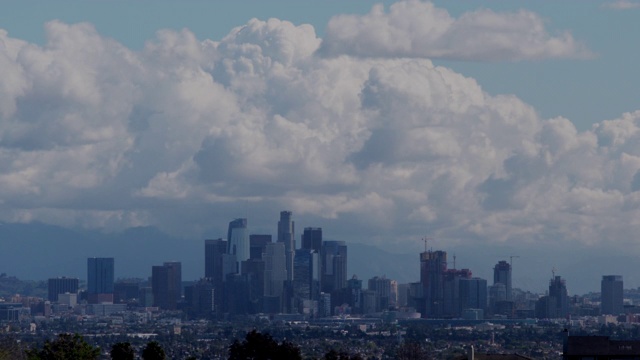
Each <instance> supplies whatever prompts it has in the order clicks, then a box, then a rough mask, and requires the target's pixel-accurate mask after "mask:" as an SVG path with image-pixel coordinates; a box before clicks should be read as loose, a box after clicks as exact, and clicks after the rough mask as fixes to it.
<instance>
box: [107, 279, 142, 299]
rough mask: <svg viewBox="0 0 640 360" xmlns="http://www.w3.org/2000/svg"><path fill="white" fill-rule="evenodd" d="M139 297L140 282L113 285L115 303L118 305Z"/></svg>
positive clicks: (121, 282)
mask: <svg viewBox="0 0 640 360" xmlns="http://www.w3.org/2000/svg"><path fill="white" fill-rule="evenodd" d="M139 295H140V283H139V282H138V281H133V280H126V281H118V282H116V283H114V284H113V302H114V303H116V304H118V303H126V302H127V301H129V300H133V299H137V298H138V296H139Z"/></svg>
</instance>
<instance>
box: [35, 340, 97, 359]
mask: <svg viewBox="0 0 640 360" xmlns="http://www.w3.org/2000/svg"><path fill="white" fill-rule="evenodd" d="M27 355H28V358H29V359H33V360H67V359H69V360H94V359H97V358H98V356H100V349H98V348H96V347H93V346H91V345H89V344H88V343H87V342H86V341H85V340H84V338H83V337H82V336H80V335H79V334H74V335H71V334H60V335H58V338H57V339H55V340H53V341H50V340H47V341H45V343H44V346H43V347H42V349H39V350H38V349H32V350H29V351H28V352H27Z"/></svg>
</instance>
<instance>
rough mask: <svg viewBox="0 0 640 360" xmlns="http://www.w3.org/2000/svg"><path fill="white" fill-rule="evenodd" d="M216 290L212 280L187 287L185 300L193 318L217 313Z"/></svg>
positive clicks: (207, 279)
mask: <svg viewBox="0 0 640 360" xmlns="http://www.w3.org/2000/svg"><path fill="white" fill-rule="evenodd" d="M215 291H216V290H215V288H214V287H213V282H212V281H211V279H210V278H204V279H200V280H199V281H198V282H196V283H194V284H193V285H189V286H187V287H185V290H184V298H185V303H186V304H187V306H188V312H189V314H190V315H191V316H196V317H199V316H202V317H206V316H209V315H211V314H212V313H213V312H215Z"/></svg>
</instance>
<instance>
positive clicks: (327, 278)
mask: <svg viewBox="0 0 640 360" xmlns="http://www.w3.org/2000/svg"><path fill="white" fill-rule="evenodd" d="M320 256H321V261H322V265H321V267H322V274H321V276H320V287H321V291H322V292H324V293H331V292H332V291H334V290H340V289H342V288H344V287H346V286H347V245H346V244H345V242H344V241H325V242H323V243H322V251H321V254H320Z"/></svg>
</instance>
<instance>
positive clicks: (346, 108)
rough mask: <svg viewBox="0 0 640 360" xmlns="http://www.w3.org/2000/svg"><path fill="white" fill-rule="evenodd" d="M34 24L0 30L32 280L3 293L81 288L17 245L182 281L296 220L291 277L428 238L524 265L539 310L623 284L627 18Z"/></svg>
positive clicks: (8, 215) (632, 65) (577, 12)
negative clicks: (232, 228) (317, 249)
mask: <svg viewBox="0 0 640 360" xmlns="http://www.w3.org/2000/svg"><path fill="white" fill-rule="evenodd" d="M36 2H37V3H39V4H41V5H42V6H43V7H42V11H39V12H37V13H36V12H34V11H33V7H31V6H30V5H28V4H23V3H22V2H7V3H6V4H4V5H6V10H7V11H4V12H3V13H2V14H0V29H1V30H0V64H1V65H2V66H0V79H2V80H0V99H1V100H0V169H1V170H2V171H1V174H2V175H0V224H2V225H0V227H3V228H6V232H7V233H6V235H4V236H5V237H4V238H3V239H0V241H4V242H5V243H3V244H2V246H3V249H4V248H6V249H13V248H16V249H18V248H20V245H19V244H13V243H12V242H14V241H19V242H20V243H21V244H27V243H28V244H31V248H33V250H32V251H33V252H34V253H37V254H39V255H38V256H40V257H39V258H40V259H43V260H42V261H39V264H37V265H33V266H32V269H26V265H25V264H24V263H25V261H22V262H21V261H19V260H20V259H15V258H14V257H15V256H12V255H11V252H10V251H7V253H8V254H4V255H3V257H2V258H0V260H1V261H0V263H2V264H4V265H3V266H5V267H6V268H1V269H0V271H1V272H5V273H12V272H14V271H15V272H16V274H18V275H20V274H51V273H52V272H53V270H52V268H53V269H55V267H56V266H58V267H59V268H60V270H59V271H60V272H62V273H67V274H70V275H73V276H77V275H76V274H78V273H79V272H80V271H83V270H81V269H80V270H79V267H78V266H76V267H74V268H73V269H72V266H71V265H51V267H52V268H45V267H47V266H49V265H46V264H49V263H52V262H48V261H44V260H45V259H53V258H54V257H55V256H56V255H57V256H63V254H64V251H63V250H62V249H60V248H58V249H56V246H55V244H50V243H48V241H49V240H50V241H55V242H58V244H65V242H64V241H62V240H59V239H58V237H56V235H55V234H52V235H51V236H50V237H48V236H45V237H40V239H37V238H36V236H35V235H34V236H33V238H29V236H25V237H18V236H16V237H14V235H15V234H14V233H12V232H11V231H13V230H12V229H16V228H17V227H18V226H19V225H24V226H25V227H27V228H29V229H27V230H24V233H25V234H29V233H35V232H37V231H39V229H42V228H44V227H46V226H52V227H53V228H52V229H58V228H57V227H60V228H62V229H65V231H70V232H72V233H74V234H78V235H77V238H78V239H79V240H75V239H76V238H75V237H74V246H75V247H76V248H78V252H79V251H80V249H81V250H82V251H83V252H82V254H81V255H78V256H81V257H86V256H94V255H95V254H89V253H87V252H88V250H87V248H90V247H92V246H93V247H96V248H100V249H101V254H103V255H104V256H108V257H112V256H113V257H115V254H116V253H117V255H118V258H121V256H122V255H123V254H124V253H125V251H124V250H121V249H119V248H118V246H122V245H120V241H121V240H122V239H124V238H126V237H127V236H129V235H128V234H132V233H135V232H142V233H144V232H147V233H149V234H151V233H153V231H155V230H148V229H158V233H156V234H155V236H157V237H158V238H163V239H165V240H166V243H162V247H164V248H165V249H164V251H166V252H173V253H174V254H175V255H176V256H177V255H180V256H185V259H184V261H185V262H187V261H194V260H193V259H194V258H193V255H189V254H190V252H189V251H191V250H190V249H192V248H193V247H195V245H193V244H191V243H190V242H192V243H195V242H196V241H199V240H200V239H217V238H220V237H223V236H224V234H225V233H227V231H228V225H229V221H232V220H233V219H249V221H250V228H251V231H252V232H254V233H255V234H271V235H272V236H273V239H274V240H276V242H277V241H280V240H279V239H278V237H279V235H280V232H275V230H276V229H275V225H274V213H273V211H274V209H289V210H290V211H292V212H293V213H294V214H295V216H296V222H297V223H298V227H297V228H298V232H297V233H295V237H294V238H293V239H287V240H286V241H284V243H285V248H286V249H285V250H286V252H287V259H289V260H288V262H287V264H288V266H287V267H288V274H289V276H291V277H295V273H294V271H293V261H291V257H292V255H293V253H294V252H293V249H292V246H291V245H290V244H291V240H293V241H295V242H299V241H300V240H301V238H300V234H301V230H302V229H304V228H305V227H308V226H313V227H318V228H323V229H325V234H323V236H324V238H325V239H327V240H335V241H345V242H347V243H348V244H351V243H359V244H365V245H372V246H375V247H379V248H382V249H383V250H384V251H387V252H394V253H400V254H415V253H418V252H419V251H421V246H422V244H421V242H420V240H419V239H421V238H422V237H423V236H430V237H433V238H434V239H435V241H434V244H433V245H432V246H433V248H439V249H443V248H447V249H451V250H450V254H453V253H456V254H457V255H458V259H459V260H460V261H463V262H465V263H468V264H469V267H472V268H475V269H481V270H478V271H480V273H478V274H477V275H479V276H482V277H483V278H485V279H488V280H490V279H491V266H493V265H494V264H495V263H496V262H497V261H499V260H511V259H509V257H510V256H520V258H515V260H514V264H513V267H514V269H517V268H518V267H522V268H531V267H534V266H536V267H537V268H539V269H540V270H539V273H536V274H530V273H518V272H517V271H514V277H513V283H514V284H523V287H536V288H537V289H538V290H540V289H544V288H545V287H546V285H544V283H546V280H547V279H548V277H549V276H550V274H551V269H553V268H557V269H558V272H559V273H562V274H567V282H568V283H569V284H571V286H575V287H576V289H580V290H583V291H588V290H589V289H591V290H594V291H595V290H597V289H598V288H599V286H600V285H599V281H600V276H601V275H602V274H622V275H624V277H625V284H628V285H629V286H640V275H634V274H640V271H636V270H637V269H636V267H635V264H633V263H632V259H634V257H637V256H640V244H639V243H638V241H637V239H636V236H637V235H636V234H638V233H639V232H640V200H639V199H640V197H639V195H638V194H640V192H639V191H640V111H639V109H638V104H637V95H636V94H638V93H639V91H640V90H639V88H638V85H639V84H638V82H637V81H636V80H635V77H634V76H633V74H635V72H636V64H637V63H638V62H640V50H639V49H637V47H636V46H632V45H634V44H635V43H637V40H638V39H637V37H638V35H637V31H635V27H636V26H637V22H636V19H637V14H638V12H639V11H640V10H639V7H637V6H627V5H628V4H627V3H631V4H632V5H633V4H634V2H633V1H630V2H629V1H627V2H620V1H595V2H562V3H558V2H551V1H525V2H517V3H511V2H509V3H498V2H490V1H478V2H464V3H451V2H445V1H434V2H427V1H413V0H409V1H399V2H393V1H385V2H381V3H378V2H373V1H362V2H354V3H349V4H343V3H341V2H332V1H329V2H326V4H322V5H323V6H322V7H321V6H320V5H319V4H295V3H291V2H288V1H275V2H273V3H270V4H268V5H267V4H261V3H258V2H252V6H243V5H239V4H216V3H208V2H197V3H184V4H177V3H171V2H162V1H161V2H159V3H158V4H157V6H156V7H154V9H153V10H152V9H150V8H149V6H148V5H149V4H146V3H144V2H134V3H121V5H122V6H123V7H113V6H111V5H112V3H111V2H106V1H102V0H98V1H92V2H88V3H83V4H82V5H81V6H78V5H77V4H76V3H75V2H71V1H60V2H56V4H49V3H45V2H40V1H36ZM625 4H627V5H625ZM150 11H151V12H153V15H154V16H149V12H150ZM125 12H126V13H127V16H122V15H123V13H125ZM569 14H570V15H569ZM594 23H597V24H602V25H603V26H599V27H598V29H596V28H595V27H594V26H593V25H592V24H594ZM630 44H631V45H630ZM275 216H276V220H277V214H276V215H275ZM43 224H44V225H43ZM285 225H286V224H285ZM283 229H284V228H283ZM290 230H291V233H294V231H293V224H291V227H290ZM62 232H64V231H63V230H60V231H58V233H62ZM240 232H241V231H238V233H239V235H238V236H239V237H238V239H239V240H240V239H241V240H242V241H241V243H242V245H243V248H242V249H239V248H237V250H242V251H241V252H240V253H239V254H240V255H241V256H242V258H243V259H245V258H247V257H249V255H250V254H249V252H250V249H248V248H247V241H248V235H249V234H246V235H242V234H240ZM283 233H286V232H283ZM3 234H4V233H3ZM83 236H84V237H85V239H83V238H82V237H83ZM150 237H151V235H150ZM228 237H229V236H228ZM132 238H133V236H132ZM169 238H172V239H176V241H179V242H181V243H178V244H173V243H171V241H170V240H169ZM96 239H99V240H100V241H104V243H100V244H98V245H96V244H94V243H93V241H94V240H95V241H96V242H98V240H96ZM229 240H230V239H229ZM122 241H124V240H122ZM144 241H149V242H151V241H152V240H151V239H145V240H144ZM158 241H160V240H158ZM133 244H135V242H131V244H125V245H124V246H125V247H128V246H133ZM287 244H289V245H287ZM295 247H296V248H298V247H299V246H295ZM176 248H177V250H176ZM44 249H50V251H51V254H44V252H45V250H44ZM74 250H75V249H74ZM154 250H155V249H154ZM16 253H23V252H16ZM156 255H157V256H154V257H153V258H148V259H145V260H144V263H141V264H139V265H131V269H132V270H131V271H130V272H131V273H134V274H135V273H137V274H139V273H142V271H143V270H141V269H142V268H143V266H148V265H149V263H154V264H156V265H157V264H160V263H162V261H165V260H167V259H162V258H161V257H165V256H161V254H159V253H156ZM47 256H49V257H47ZM202 261H203V260H199V259H198V260H195V261H194V262H193V268H194V269H195V268H196V267H197V266H200V265H202ZM536 261H540V263H536ZM593 263H597V264H598V268H597V269H589V271H590V272H595V271H598V274H594V273H588V274H586V273H584V272H583V273H581V269H582V268H587V267H589V266H590V264H593ZM41 264H44V265H41ZM396 265H398V264H396ZM399 265H402V264H399ZM135 266H138V267H137V268H136V267H135ZM195 271H196V270H193V269H190V268H185V269H183V272H184V273H185V274H186V273H195ZM474 274H476V273H474ZM55 275H57V274H52V276H55ZM60 275H63V274H60ZM541 280H544V281H541ZM539 284H543V285H539Z"/></svg>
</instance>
